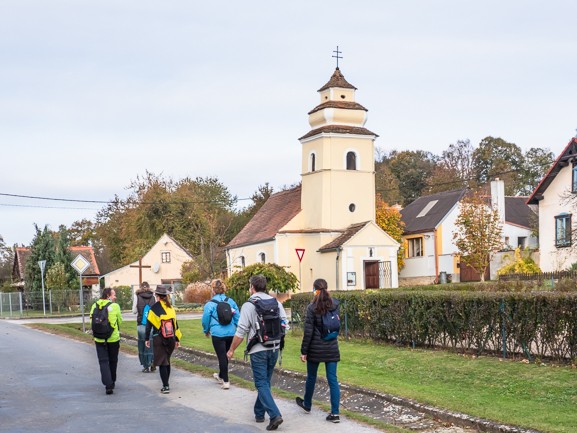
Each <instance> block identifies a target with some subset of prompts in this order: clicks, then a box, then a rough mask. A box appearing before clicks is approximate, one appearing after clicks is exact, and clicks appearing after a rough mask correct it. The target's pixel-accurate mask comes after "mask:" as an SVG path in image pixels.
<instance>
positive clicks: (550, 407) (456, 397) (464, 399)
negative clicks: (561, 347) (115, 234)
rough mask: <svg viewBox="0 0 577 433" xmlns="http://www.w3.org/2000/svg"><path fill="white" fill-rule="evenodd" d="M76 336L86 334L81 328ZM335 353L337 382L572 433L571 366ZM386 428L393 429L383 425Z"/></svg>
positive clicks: (187, 337) (186, 325)
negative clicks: (337, 370)
mask: <svg viewBox="0 0 577 433" xmlns="http://www.w3.org/2000/svg"><path fill="white" fill-rule="evenodd" d="M179 325H180V327H181V330H182V332H183V335H184V338H183V341H182V343H183V345H184V346H186V347H191V348H195V349H200V350H204V351H207V352H212V351H213V349H212V343H211V340H210V338H206V337H205V336H204V334H203V333H202V329H201V325H200V321H199V320H182V321H179ZM42 327H43V328H44V327H53V328H55V329H58V328H64V327H71V328H73V327H74V325H42ZM122 331H123V332H126V333H128V334H132V335H136V325H135V323H134V322H132V323H131V322H126V323H124V324H123V329H122ZM78 333H79V334H80V335H82V336H85V335H83V334H82V331H78ZM67 335H69V334H68V333H67ZM72 336H74V335H72ZM300 342H301V336H300V335H298V332H296V331H295V332H291V333H289V335H288V336H287V341H286V346H285V350H284V352H283V366H282V367H283V368H285V369H288V370H294V371H299V372H302V373H306V368H305V367H306V366H305V364H304V363H302V362H301V361H300V359H299V355H300ZM340 349H341V359H342V362H341V363H339V380H340V381H341V382H343V383H348V384H351V385H356V386H360V387H363V388H368V389H372V390H375V391H380V392H385V393H390V394H394V395H398V396H402V397H405V398H410V399H414V400H417V401H419V402H421V403H426V404H430V405H433V406H436V407H439V408H445V409H449V410H453V411H457V412H463V413H467V414H470V415H473V416H476V417H481V418H487V419H491V420H494V421H498V422H502V423H506V424H512V425H518V426H522V427H526V428H533V429H536V430H540V431H543V432H549V433H574V432H575V431H576V430H575V426H576V425H577V411H575V406H576V403H577V372H576V371H575V369H574V368H572V367H570V366H558V365H546V364H528V363H524V362H519V361H501V360H499V359H498V358H492V357H471V356H463V355H458V354H454V353H449V352H446V351H440V350H438V351H437V350H424V349H409V348H400V347H396V346H392V345H387V344H379V343H375V342H363V341H356V340H355V341H353V340H351V341H343V340H341V341H340ZM235 355H236V357H237V358H240V357H241V356H242V350H241V349H240V348H239V349H238V350H237V353H236V354H235ZM279 394H282V392H281V391H279ZM291 395H292V394H291ZM293 397H294V395H293ZM289 398H290V397H289ZM352 417H353V418H355V419H360V418H359V417H358V416H354V415H353V416H352ZM364 421H366V420H364ZM387 430H389V431H393V430H390V426H389V427H387ZM397 431H401V430H397Z"/></svg>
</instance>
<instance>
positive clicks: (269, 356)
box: [250, 350, 280, 419]
mask: <svg viewBox="0 0 577 433" xmlns="http://www.w3.org/2000/svg"><path fill="white" fill-rule="evenodd" d="M277 359H278V350H263V351H261V352H256V353H253V354H252V355H250V366H251V367H252V376H253V379H254V385H255V386H256V390H257V392H258V395H257V397H256V401H255V403H254V416H255V417H256V418H264V414H265V412H266V413H268V416H269V417H270V418H271V419H272V418H274V417H275V416H280V410H278V407H277V405H276V403H275V402H274V399H273V397H272V392H271V390H270V380H271V378H272V373H273V371H274V366H275V364H276V361H277Z"/></svg>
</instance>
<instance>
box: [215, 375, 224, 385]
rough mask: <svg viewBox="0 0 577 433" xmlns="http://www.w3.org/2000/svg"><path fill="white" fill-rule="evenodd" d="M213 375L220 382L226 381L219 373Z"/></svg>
mask: <svg viewBox="0 0 577 433" xmlns="http://www.w3.org/2000/svg"><path fill="white" fill-rule="evenodd" d="M212 377H214V378H215V379H216V380H217V381H218V383H221V384H222V383H223V382H224V381H223V380H222V379H221V378H220V376H219V375H218V373H212Z"/></svg>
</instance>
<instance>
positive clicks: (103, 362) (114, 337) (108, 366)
mask: <svg viewBox="0 0 577 433" xmlns="http://www.w3.org/2000/svg"><path fill="white" fill-rule="evenodd" d="M115 301H116V291H115V290H114V289H110V288H106V289H104V290H102V296H101V297H100V299H99V300H98V301H96V302H95V303H94V304H92V309H91V310H90V319H92V315H93V313H94V310H95V308H96V307H97V306H98V308H100V309H102V308H106V309H107V310H108V321H109V322H110V326H111V327H112V334H110V331H109V332H108V334H109V335H110V336H109V337H108V338H97V337H94V343H95V344H96V356H98V363H99V364H100V376H101V379H102V384H103V385H104V386H105V387H106V394H112V393H113V392H114V391H113V389H114V386H115V384H116V367H117V366H118V352H119V350H120V330H119V327H120V324H121V323H122V312H121V311H120V306H119V305H118V304H117V303H116V302H115ZM108 329H110V328H108ZM108 334H107V335H108Z"/></svg>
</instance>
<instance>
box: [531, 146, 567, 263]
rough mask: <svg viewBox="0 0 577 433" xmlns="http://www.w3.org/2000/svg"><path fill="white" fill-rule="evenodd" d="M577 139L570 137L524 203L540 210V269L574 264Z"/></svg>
mask: <svg viewBox="0 0 577 433" xmlns="http://www.w3.org/2000/svg"><path fill="white" fill-rule="evenodd" d="M576 199H577V138H572V139H571V141H569V143H568V144H567V146H566V147H565V149H563V151H562V152H561V154H560V155H559V156H558V157H557V159H556V160H555V162H554V163H553V165H552V166H551V167H550V168H549V171H548V172H547V174H546V175H545V177H543V179H541V182H539V185H537V187H536V188H535V190H534V191H533V194H531V196H530V197H529V200H528V201H527V203H528V204H535V205H537V206H538V207H539V250H540V267H541V270H542V271H543V272H553V271H561V270H565V269H567V268H569V267H570V266H571V265H572V264H573V263H577V252H576V251H575V248H574V247H573V237H574V230H573V224H574V221H573V212H575V211H576V209H577V202H576Z"/></svg>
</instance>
